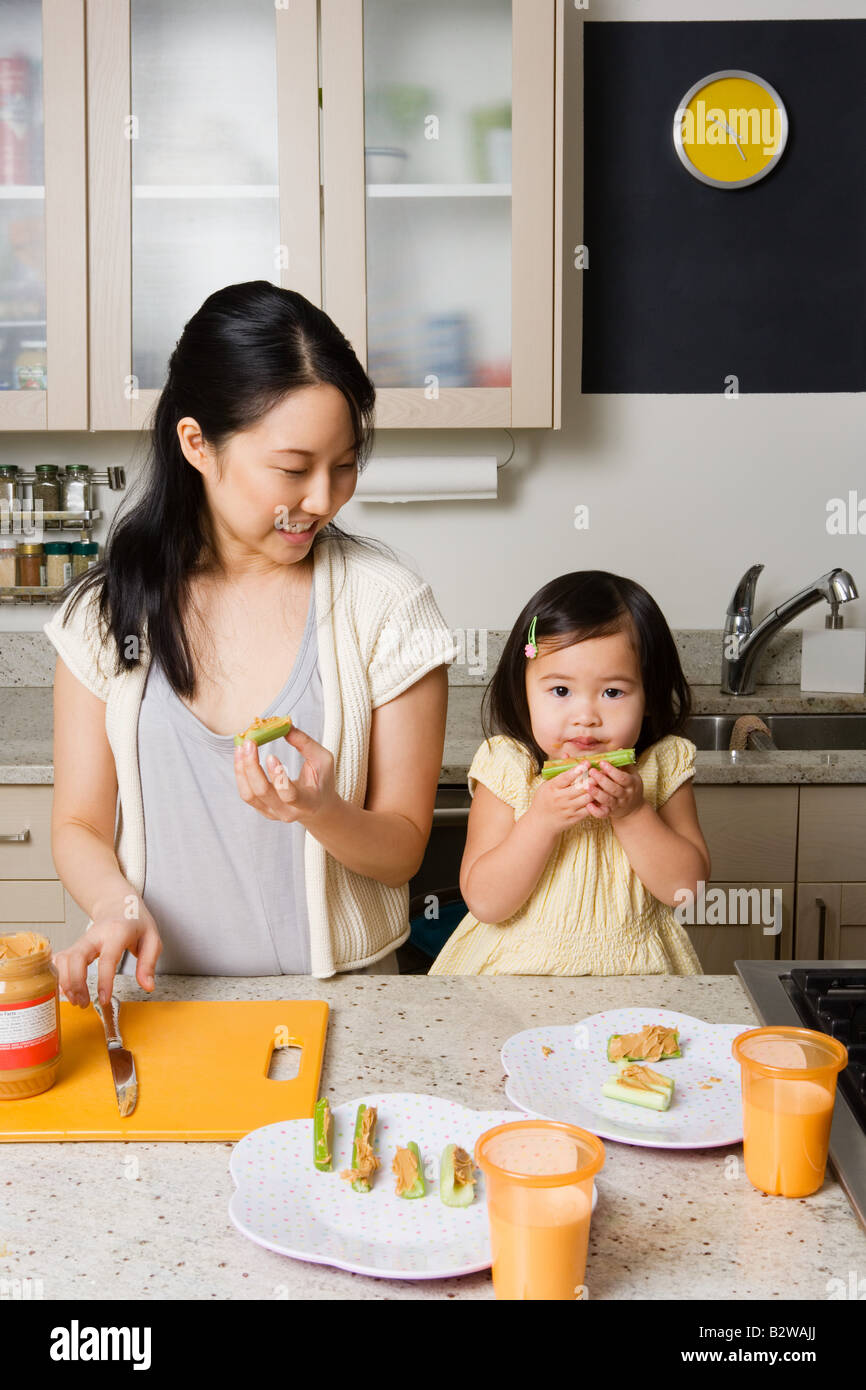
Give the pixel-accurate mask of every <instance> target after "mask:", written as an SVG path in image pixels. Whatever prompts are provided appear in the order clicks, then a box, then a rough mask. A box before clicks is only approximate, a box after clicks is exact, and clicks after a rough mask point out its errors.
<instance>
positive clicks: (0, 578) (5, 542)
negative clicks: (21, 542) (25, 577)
mask: <svg viewBox="0 0 866 1390" xmlns="http://www.w3.org/2000/svg"><path fill="white" fill-rule="evenodd" d="M16 544H17V543H16V542H15V541H13V540H12V538H11V537H10V536H0V586H2V587H4V588H8V587H9V586H10V585H14V584H17V583H18V580H17V578H16V573H17V568H18V566H17V559H18V556H17V551H16V548H15V547H16Z"/></svg>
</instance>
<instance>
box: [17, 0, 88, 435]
mask: <svg viewBox="0 0 866 1390" xmlns="http://www.w3.org/2000/svg"><path fill="white" fill-rule="evenodd" d="M84 71H85V69H84V0H0V429H6V430H40V429H86V427H87V201H86V179H85V148H86V145H85V90H84Z"/></svg>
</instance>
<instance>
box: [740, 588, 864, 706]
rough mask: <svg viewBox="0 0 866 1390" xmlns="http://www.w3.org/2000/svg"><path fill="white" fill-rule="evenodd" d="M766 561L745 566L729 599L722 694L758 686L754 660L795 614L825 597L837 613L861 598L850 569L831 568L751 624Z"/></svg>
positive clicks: (747, 692) (744, 691)
mask: <svg viewBox="0 0 866 1390" xmlns="http://www.w3.org/2000/svg"><path fill="white" fill-rule="evenodd" d="M763 568H764V566H763V565H752V566H751V567H750V568H749V569H747V570H746V573H745V574H744V575H743V577H742V579H741V580H740V582H739V584H738V585H737V587H736V589H735V590H734V593H733V596H732V598H731V601H730V603H729V604H728V613H727V617H726V619H725V635H724V638H723V639H722V694H723V695H751V694H753V693H754V689H755V662H756V661H757V659H758V657H759V656H760V654H761V653H762V652H763V650H764V648H765V647H766V645H767V643H768V642H769V640H770V638H771V637H772V636H773V634H774V633H776V632H778V631H779V630H780V628H783V627H784V626H785V625H786V624H787V623H789V622H790V621H791V619H792V618H796V616H797V614H798V613H802V612H803V610H804V609H806V608H811V606H812V604H813V603H819V602H820V600H821V599H822V598H823V599H826V600H827V602H828V603H829V604H830V607H831V610H832V612H833V614H834V616H835V614H836V612H837V610H838V607H839V604H840V603H848V601H849V600H850V599H852V598H858V597H859V595H858V593H857V586H856V584H855V583H854V580H853V579H852V578H851V576H850V574H849V573H848V571H847V570H842V569H835V570H830V571H829V572H828V573H827V574H822V575H821V578H820V579H816V580H815V581H814V583H812V584H808V585H807V586H806V588H805V589H801V590H800V592H799V593H798V594H794V597H793V598H789V599H788V601H787V602H786V603H780V604H779V607H778V608H774V609H773V611H772V613H768V614H767V616H766V618H764V619H763V621H762V622H760V623H759V624H758V626H757V627H755V628H753V627H752V605H753V604H754V601H755V585H756V584H757V582H758V575H759V574H760V573H761V570H762V569H763Z"/></svg>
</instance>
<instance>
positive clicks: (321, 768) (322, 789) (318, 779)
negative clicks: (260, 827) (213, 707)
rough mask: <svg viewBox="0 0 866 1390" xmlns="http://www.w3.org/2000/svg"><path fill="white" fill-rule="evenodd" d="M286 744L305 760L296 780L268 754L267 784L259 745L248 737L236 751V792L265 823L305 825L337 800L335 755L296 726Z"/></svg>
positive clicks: (330, 808) (327, 809)
mask: <svg viewBox="0 0 866 1390" xmlns="http://www.w3.org/2000/svg"><path fill="white" fill-rule="evenodd" d="M286 743H290V744H291V745H292V747H293V748H297V750H298V752H299V753H300V754H301V755H302V757H303V758H304V765H303V767H302V768H301V775H300V777H298V779H297V781H294V782H293V781H292V779H291V778H290V777H289V774H288V772H287V771H286V769H285V767H284V766H283V764H282V763H281V762H280V760H279V758H276V757H275V756H274V755H273V753H271V754H269V756H268V758H267V765H268V771H269V772H270V773H271V775H272V777H273V779H274V780H273V782H269V781H268V778H267V775H266V773H265V770H264V768H263V767H262V765H261V763H260V762H259V758H258V746H257V745H256V744H255V743H254V742H253V740H252V739H251V738H248V739H247V740H246V742H245V743H244V744H243V746H242V747H240V748H236V749H235V778H236V780H237V784H238V791H239V792H240V794H241V798H242V799H243V800H244V801H245V802H246V803H247V805H248V806H252V808H253V810H255V811H258V812H260V814H261V815H263V816H264V817H265V819H266V820H282V821H289V822H291V821H301V822H302V823H303V824H304V825H306V824H307V823H308V822H310V821H312V820H314V818H315V817H316V816H318V815H319V814H320V813H322V812H324V813H325V814H327V813H328V812H329V811H330V810H332V809H333V807H334V805H335V803H336V802H338V801H339V800H340V797H339V796H338V795H337V789H336V786H335V783H334V756H333V754H332V753H330V752H329V751H328V749H327V748H323V747H322V745H321V743H317V742H316V740H315V739H314V738H310V736H309V734H305V733H304V732H303V730H301V729H299V728H297V727H296V726H293V727H292V728H291V729H290V730H289V732H288V733H287V734H286Z"/></svg>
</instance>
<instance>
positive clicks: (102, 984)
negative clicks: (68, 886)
mask: <svg viewBox="0 0 866 1390" xmlns="http://www.w3.org/2000/svg"><path fill="white" fill-rule="evenodd" d="M129 901H130V900H129V898H125V899H123V900H118V901H117V902H116V903H115V902H111V903H107V904H106V905H105V906H104V908H100V907H99V906H97V907H96V908H94V917H93V922H92V925H91V926H90V927H88V929H87V931H86V932H84V933H83V934H82V935H81V936H80V937H79V938H78V940H77V941H76V942H75V943H74V944H73V945H72V946H67V947H66V949H65V950H64V951H57V952H56V954H55V955H54V964H55V966H56V967H57V980H58V984H59V985H60V988H61V990H62V991H63V993H64V994H65V995H66V998H67V999H68V1000H69V1002H70V1004H77V1005H79V1007H80V1008H82V1009H86V1008H87V1006H88V1005H89V1003H90V995H89V993H88V989H87V967H88V965H90V963H91V961H94V960H96V958H97V956H98V957H99V971H98V975H97V992H98V995H99V1002H100V1003H101V1004H102V1005H103V1007H105V1006H106V1005H107V1004H108V1001H109V999H110V998H111V993H112V990H113V988H114V976H115V973H116V971H117V967H118V965H119V963H120V957H121V956H122V955H123V953H124V951H131V952H132V954H133V955H134V956H137V957H138V965H137V966H136V968H135V978H136V979H137V980H138V983H139V984H140V985H141V987H142V989H146V990H152V989H153V975H154V970H155V968H156V962H157V960H158V959H159V956H160V954H161V952H162V941H161V940H160V935H159V929H158V928H157V925H156V922H155V921H154V919H153V917H152V916H151V914H150V913H149V912H148V910H147V908H146V907H145V905H144V903H143V902H142V901H141V899H140V898H139V899H138V901H137V903H136V911H137V913H138V915H137V916H136V917H133V918H130V917H128V916H127V915H126V912H127V906H128V903H129Z"/></svg>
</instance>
